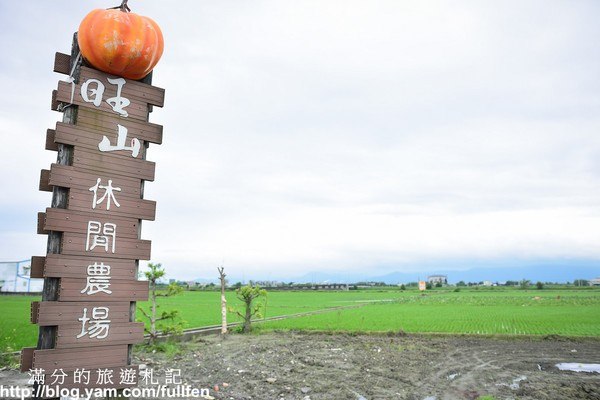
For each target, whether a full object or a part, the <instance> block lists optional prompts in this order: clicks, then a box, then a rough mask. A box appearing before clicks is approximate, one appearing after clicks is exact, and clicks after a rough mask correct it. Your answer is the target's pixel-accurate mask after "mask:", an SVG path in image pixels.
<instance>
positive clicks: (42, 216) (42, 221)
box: [37, 212, 50, 235]
mask: <svg viewBox="0 0 600 400" xmlns="http://www.w3.org/2000/svg"><path fill="white" fill-rule="evenodd" d="M44 225H46V213H43V212H39V213H38V215H37V233H38V235H47V234H48V233H50V232H49V231H48V230H46V229H45V228H44Z"/></svg>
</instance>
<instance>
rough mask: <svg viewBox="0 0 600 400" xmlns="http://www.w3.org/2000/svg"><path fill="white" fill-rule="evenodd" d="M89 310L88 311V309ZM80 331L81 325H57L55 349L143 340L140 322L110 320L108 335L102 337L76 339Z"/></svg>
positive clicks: (142, 329)
mask: <svg viewBox="0 0 600 400" xmlns="http://www.w3.org/2000/svg"><path fill="white" fill-rule="evenodd" d="M88 312H89V311H88ZM109 315H110V314H109ZM80 333H81V326H79V325H69V326H61V325H59V326H58V333H57V335H56V347H55V348H56V349H70V348H76V347H97V346H106V345H111V346H112V345H118V344H136V343H141V342H142V341H143V340H144V324H143V323H141V322H126V323H119V324H116V323H113V322H112V321H111V324H110V328H109V330H108V336H107V337H106V338H104V339H97V338H90V337H89V336H87V335H86V336H82V337H81V338H79V339H77V335H79V334H80Z"/></svg>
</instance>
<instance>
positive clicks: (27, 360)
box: [21, 347, 35, 372]
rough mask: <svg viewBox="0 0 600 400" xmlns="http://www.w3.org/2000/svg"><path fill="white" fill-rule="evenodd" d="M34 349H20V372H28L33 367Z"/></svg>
mask: <svg viewBox="0 0 600 400" xmlns="http://www.w3.org/2000/svg"><path fill="white" fill-rule="evenodd" d="M34 350H35V347H23V348H22V349H21V372H28V371H29V370H30V369H31V368H32V367H33V351H34Z"/></svg>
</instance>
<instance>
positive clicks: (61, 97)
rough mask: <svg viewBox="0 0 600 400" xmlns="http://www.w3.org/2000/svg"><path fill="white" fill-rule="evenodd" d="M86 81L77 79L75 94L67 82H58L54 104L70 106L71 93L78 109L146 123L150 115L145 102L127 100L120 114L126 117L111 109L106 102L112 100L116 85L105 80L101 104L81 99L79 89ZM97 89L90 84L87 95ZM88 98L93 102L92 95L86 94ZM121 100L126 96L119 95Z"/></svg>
mask: <svg viewBox="0 0 600 400" xmlns="http://www.w3.org/2000/svg"><path fill="white" fill-rule="evenodd" d="M86 81H87V80H85V79H81V78H80V79H79V82H80V83H79V84H76V85H75V92H74V93H73V92H72V91H71V90H72V89H71V84H70V83H68V82H63V81H60V82H58V89H57V92H56V102H57V103H59V104H60V103H62V104H63V105H66V104H70V103H71V94H72V93H73V99H72V100H73V101H72V103H73V104H75V105H77V106H79V107H80V108H90V109H97V110H102V111H106V112H108V113H111V114H114V115H118V116H122V117H124V118H127V119H136V120H140V121H148V115H149V113H150V110H149V107H150V105H149V103H148V102H146V101H141V100H139V99H138V98H136V97H131V98H128V99H129V101H130V104H129V105H127V106H125V107H123V109H122V110H123V111H122V112H126V113H127V117H125V116H124V115H122V114H120V113H119V112H117V111H115V110H114V109H113V107H112V106H111V105H110V104H109V103H108V102H107V101H106V100H107V99H109V98H112V97H114V96H115V95H116V87H117V86H116V85H112V84H110V83H108V81H107V80H106V79H103V80H102V81H101V82H102V84H103V85H104V87H105V91H104V95H103V96H102V102H101V103H100V104H99V105H98V106H96V105H94V103H93V102H87V101H85V100H84V99H83V97H82V96H81V87H82V85H84V84H85V83H86ZM97 87H98V85H96V84H91V85H90V86H89V87H88V93H90V92H91V90H95V89H96V88H97ZM126 87H127V84H125V86H124V90H123V92H124V91H125V88H126ZM88 97H89V99H90V100H92V101H93V100H94V97H95V96H93V95H91V93H90V94H88ZM121 97H122V98H126V96H124V95H123V94H122V95H121ZM56 110H58V106H57V108H56Z"/></svg>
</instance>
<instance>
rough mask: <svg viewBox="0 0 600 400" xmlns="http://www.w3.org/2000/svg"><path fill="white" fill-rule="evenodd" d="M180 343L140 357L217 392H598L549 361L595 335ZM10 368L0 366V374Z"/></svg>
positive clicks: (292, 337)
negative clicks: (178, 349) (180, 348)
mask: <svg viewBox="0 0 600 400" xmlns="http://www.w3.org/2000/svg"><path fill="white" fill-rule="evenodd" d="M184 346H185V351H184V352H183V353H182V354H180V355H177V356H175V357H174V358H171V359H168V358H167V357H166V356H165V355H164V354H162V353H156V354H141V355H140V356H139V360H138V362H139V363H141V364H145V365H146V366H147V367H148V368H152V369H153V370H154V371H155V376H157V377H158V378H159V381H160V382H161V383H162V382H163V379H164V371H165V370H166V369H167V368H180V369H181V376H182V379H183V382H184V383H187V384H190V385H192V386H193V387H197V388H210V395H211V396H212V397H214V398H216V399H235V400H238V399H303V400H309V399H310V400H319V399H328V400H330V399H334V400H337V399H339V400H347V399H356V400H364V399H367V400H375V399H415V400H424V399H428V400H433V399H436V400H442V399H477V398H478V397H479V396H484V395H491V396H494V398H496V399H552V400H557V399H600V374H599V373H585V372H566V371H560V370H558V369H557V368H556V367H555V364H557V363H561V362H578V363H600V341H597V340H561V339H547V340H541V339H539V340H524V339H484V338H470V337H422V336H365V335H359V336H352V335H345V334H339V335H324V334H293V333H269V334H261V335H247V336H242V335H230V336H228V337H227V338H226V339H220V338H219V337H218V336H207V337H202V338H201V339H199V340H198V341H197V342H195V343H186V344H185V345H184ZM16 374H17V373H16V372H10V371H3V372H0V380H1V383H2V384H4V385H7V384H10V383H11V382H10V381H11V380H12V379H11V378H13V379H14V378H16V377H17V375H16ZM215 386H218V391H217V390H215V389H216V388H215Z"/></svg>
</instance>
